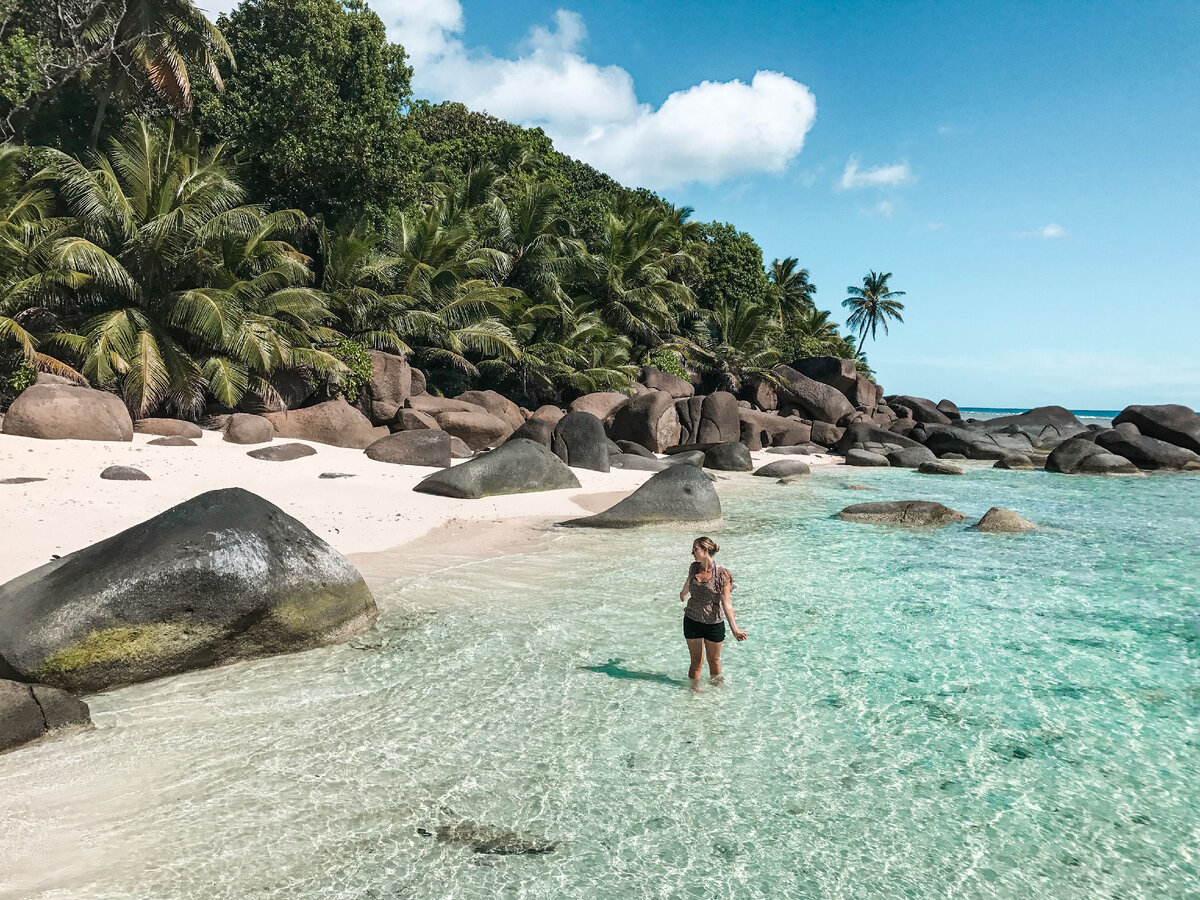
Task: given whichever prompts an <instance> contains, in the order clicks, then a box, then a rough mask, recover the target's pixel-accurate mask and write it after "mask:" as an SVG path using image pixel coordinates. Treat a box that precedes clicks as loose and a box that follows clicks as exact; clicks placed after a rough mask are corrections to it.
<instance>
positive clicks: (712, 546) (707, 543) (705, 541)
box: [692, 536, 721, 556]
mask: <svg viewBox="0 0 1200 900" xmlns="http://www.w3.org/2000/svg"><path fill="white" fill-rule="evenodd" d="M692 546H693V547H699V548H700V549H701V550H703V551H704V552H705V553H707V554H708V555H709V556H716V555H717V551H718V550H720V549H721V548H720V547H718V546H717V542H716V541H714V540H713V539H712V538H710V537H707V536H706V537H698V538H696V540H694V541H693V542H692Z"/></svg>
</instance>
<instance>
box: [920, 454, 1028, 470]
mask: <svg viewBox="0 0 1200 900" xmlns="http://www.w3.org/2000/svg"><path fill="white" fill-rule="evenodd" d="M945 458H946V457H944V456H943V457H942V459H945ZM992 468H993V469H1013V470H1016V471H1031V470H1033V469H1036V468H1037V466H1035V465H1034V464H1033V460H1032V459H1030V458H1029V457H1028V456H1025V455H1023V454H1021V453H1009V454H1008V455H1006V456H1004V457H1001V458H1000V459H998V460H996V464H995V465H994V466H992Z"/></svg>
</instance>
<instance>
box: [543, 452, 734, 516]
mask: <svg viewBox="0 0 1200 900" xmlns="http://www.w3.org/2000/svg"><path fill="white" fill-rule="evenodd" d="M720 521H721V501H720V498H718V497H717V491H716V489H715V488H714V487H713V486H712V482H711V481H710V480H709V477H708V475H707V474H705V473H704V472H703V471H702V470H700V469H698V468H696V467H695V466H671V467H670V468H669V469H664V470H663V471H661V472H659V473H658V474H656V475H652V476H651V477H650V479H649V480H648V481H647V482H646V483H645V484H643V485H642V486H641V487H640V488H638V489H637V490H636V491H634V492H633V493H632V494H630V495H629V496H628V497H626V498H625V499H624V500H622V501H621V502H619V503H617V504H616V505H615V506H612V507H610V508H609V509H606V510H605V511H604V512H601V513H597V514H596V515H594V516H586V517H584V518H582V519H572V520H570V521H569V522H563V523H562V524H563V525H568V526H571V527H579V528H636V527H638V526H640V525H667V524H681V525H683V524H687V525H693V526H698V525H710V524H717V523H719V522H720Z"/></svg>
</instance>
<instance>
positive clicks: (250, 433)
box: [222, 413, 275, 444]
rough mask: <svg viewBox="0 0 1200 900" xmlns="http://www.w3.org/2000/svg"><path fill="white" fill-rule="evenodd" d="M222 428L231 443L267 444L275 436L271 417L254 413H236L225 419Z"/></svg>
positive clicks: (226, 438)
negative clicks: (267, 417)
mask: <svg viewBox="0 0 1200 900" xmlns="http://www.w3.org/2000/svg"><path fill="white" fill-rule="evenodd" d="M222 430H223V431H224V432H225V438H224V439H225V440H226V441H228V442H229V443H231V444H265V443H267V442H268V441H270V440H271V439H273V438H274V437H275V426H274V425H272V424H271V421H270V419H266V418H264V417H263V416H256V415H253V414H252V413H234V414H233V415H232V416H230V417H229V418H228V419H226V420H225V427H224V428H223V429H222Z"/></svg>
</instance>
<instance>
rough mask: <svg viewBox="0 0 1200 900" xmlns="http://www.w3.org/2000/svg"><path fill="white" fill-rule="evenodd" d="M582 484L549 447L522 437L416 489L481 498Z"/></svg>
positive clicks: (436, 474)
mask: <svg viewBox="0 0 1200 900" xmlns="http://www.w3.org/2000/svg"><path fill="white" fill-rule="evenodd" d="M579 486H580V484H579V479H578V478H576V477H575V473H574V472H572V471H571V470H570V468H568V466H567V464H566V463H564V462H563V461H562V460H561V459H559V458H558V457H557V456H555V455H554V454H553V453H552V452H551V451H550V448H549V447H543V446H542V445H541V444H539V443H537V442H535V441H527V440H524V439H521V440H516V441H508V442H507V443H505V444H503V445H502V446H500V447H497V448H496V449H495V450H492V451H491V452H489V453H484V454H483V455H481V456H476V457H474V458H473V459H470V460H467V462H464V463H461V464H459V465H457V466H454V467H452V468H449V469H445V470H443V471H441V472H434V473H433V474H432V475H427V476H426V477H425V478H423V479H422V480H421V481H419V482H418V483H417V485H416V486H415V487H414V488H413V490H414V491H417V492H419V493H422V494H437V495H439V496H442V497H456V498H459V499H463V500H478V499H480V498H481V497H492V496H496V495H498V494H524V493H529V492H532V491H558V490H564V489H567V488H577V487H579Z"/></svg>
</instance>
